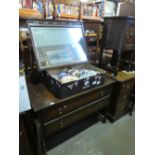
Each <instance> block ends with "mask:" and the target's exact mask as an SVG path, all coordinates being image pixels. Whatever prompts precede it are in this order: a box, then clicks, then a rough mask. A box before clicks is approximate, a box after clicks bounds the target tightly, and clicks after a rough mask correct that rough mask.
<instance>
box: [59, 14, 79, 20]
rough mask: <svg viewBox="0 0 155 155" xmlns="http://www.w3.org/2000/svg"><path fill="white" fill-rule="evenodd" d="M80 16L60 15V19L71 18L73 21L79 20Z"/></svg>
mask: <svg viewBox="0 0 155 155" xmlns="http://www.w3.org/2000/svg"><path fill="white" fill-rule="evenodd" d="M78 17H79V16H78V15H69V14H64V13H62V14H60V18H71V19H78Z"/></svg>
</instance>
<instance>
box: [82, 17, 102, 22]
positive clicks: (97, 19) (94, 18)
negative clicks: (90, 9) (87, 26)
mask: <svg viewBox="0 0 155 155" xmlns="http://www.w3.org/2000/svg"><path fill="white" fill-rule="evenodd" d="M82 19H86V20H95V21H102V18H101V17H93V16H82Z"/></svg>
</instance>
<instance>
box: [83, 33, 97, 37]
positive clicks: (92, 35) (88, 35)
mask: <svg viewBox="0 0 155 155" xmlns="http://www.w3.org/2000/svg"><path fill="white" fill-rule="evenodd" d="M84 36H85V37H97V34H96V33H92V34H85V35H84Z"/></svg>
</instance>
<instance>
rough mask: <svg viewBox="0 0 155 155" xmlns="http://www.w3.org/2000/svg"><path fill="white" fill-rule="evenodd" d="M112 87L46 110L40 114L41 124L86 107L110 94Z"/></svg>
mask: <svg viewBox="0 0 155 155" xmlns="http://www.w3.org/2000/svg"><path fill="white" fill-rule="evenodd" d="M111 91H112V87H111V86H110V87H106V88H104V89H103V90H98V91H95V92H91V93H89V94H86V95H82V96H80V97H76V98H74V99H72V100H69V101H67V102H64V103H62V104H61V105H60V106H57V107H55V108H50V109H47V110H45V111H43V112H41V117H42V121H43V122H47V121H50V120H51V119H54V118H56V117H60V116H62V115H64V114H66V113H68V112H71V111H73V110H75V109H77V108H79V107H81V106H84V105H87V104H89V103H91V102H93V101H96V100H98V99H100V98H102V97H104V96H106V95H109V94H111Z"/></svg>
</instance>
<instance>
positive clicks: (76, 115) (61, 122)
mask: <svg viewBox="0 0 155 155" xmlns="http://www.w3.org/2000/svg"><path fill="white" fill-rule="evenodd" d="M109 102H110V96H109V95H108V96H107V97H105V98H103V99H101V100H98V101H96V102H92V103H91V104H90V105H87V106H84V107H80V108H79V109H77V110H75V111H73V112H71V113H69V114H67V115H66V116H65V117H62V118H60V119H56V120H54V121H51V122H48V123H45V124H44V125H43V128H44V132H45V136H50V135H51V134H53V133H55V132H57V131H59V130H61V129H63V128H66V127H68V126H69V125H71V124H73V123H75V122H77V121H79V120H81V119H82V118H84V117H87V116H89V115H90V114H92V113H94V112H97V111H98V110H100V109H102V108H103V107H105V106H107V105H108V103H109Z"/></svg>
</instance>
